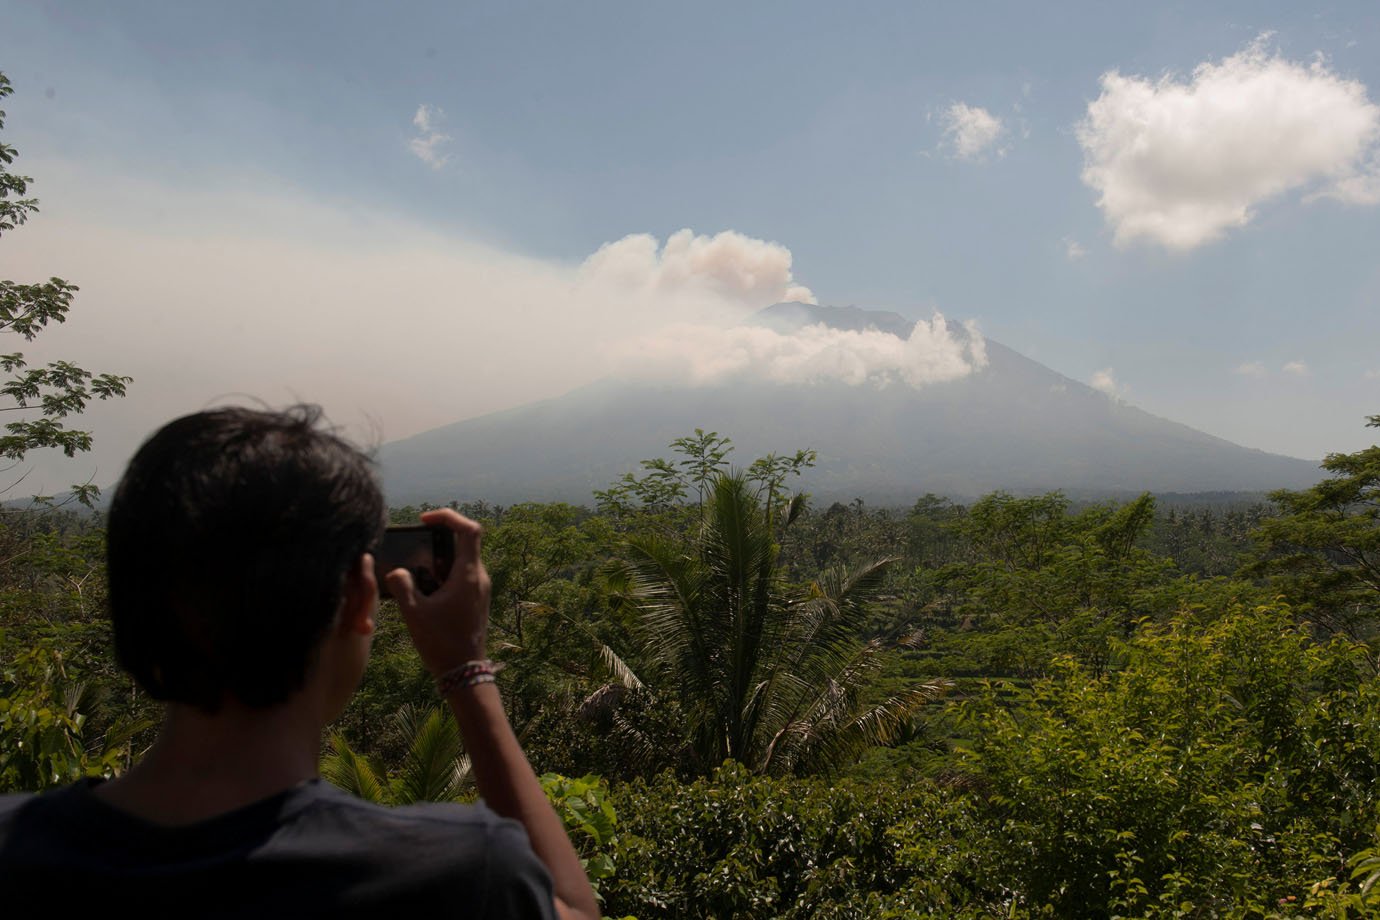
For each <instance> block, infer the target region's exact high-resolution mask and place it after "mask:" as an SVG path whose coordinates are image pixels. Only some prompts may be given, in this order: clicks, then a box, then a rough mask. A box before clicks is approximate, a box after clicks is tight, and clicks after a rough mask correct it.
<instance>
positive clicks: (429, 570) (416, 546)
mask: <svg viewBox="0 0 1380 920" xmlns="http://www.w3.org/2000/svg"><path fill="white" fill-rule="evenodd" d="M454 561H455V534H454V533H452V532H451V530H450V529H449V528H447V527H429V526H427V525H426V524H416V525H413V526H410V527H389V528H388V529H387V530H385V531H384V532H383V541H382V542H381V543H379V547H378V549H377V550H375V551H374V575H375V577H376V578H377V579H378V582H379V597H392V595H391V594H389V593H388V587H387V586H386V585H385V584H384V583H383V576H384V575H386V574H388V573H389V572H391V571H393V570H394V569H407V570H408V571H409V572H411V573H412V583H413V584H415V585H416V586H417V590H418V591H419V592H421V593H422V594H430V593H431V592H433V591H435V590H436V589H437V588H439V587H441V585H442V584H444V583H445V580H446V577H447V576H448V575H450V566H451V563H453V562H454Z"/></svg>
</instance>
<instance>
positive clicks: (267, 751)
mask: <svg viewBox="0 0 1380 920" xmlns="http://www.w3.org/2000/svg"><path fill="white" fill-rule="evenodd" d="M322 729H323V726H322V724H321V722H320V721H319V719H316V718H314V717H313V715H312V713H311V707H309V706H306V705H300V704H299V705H294V704H292V703H288V704H283V705H281V706H275V707H273V708H270V709H261V710H254V709H247V708H245V707H244V706H241V705H238V704H233V703H232V704H227V705H226V706H224V707H222V709H221V710H220V712H218V713H217V714H216V715H213V716H209V715H206V714H205V713H203V712H201V711H199V710H196V709H193V708H191V707H188V706H183V705H178V704H175V705H172V706H169V707H168V711H167V714H166V717H165V719H164V722H163V728H162V731H161V732H160V733H159V736H158V740H157V741H156V742H155V743H154V745H153V747H152V748H150V749H149V752H148V753H147V754H146V755H145V756H144V758H143V759H142V760H140V762H139V763H138V764H136V765H135V766H134V767H133V768H132V769H130V771H129V772H128V773H126V774H124V775H123V776H121V777H118V778H117V779H114V780H111V781H110V782H108V783H104V784H102V785H100V786H97V787H96V795H97V796H99V797H100V798H102V799H103V800H105V801H106V802H108V803H109V804H111V805H114V806H115V807H116V808H118V809H120V810H121V811H125V812H128V813H130V814H132V815H134V816H136V817H139V818H143V819H144V820H146V821H151V822H153V823H155V824H165V825H170V826H176V825H186V824H194V823H196V822H198V821H204V820H206V819H208V818H213V817H216V816H217V815H222V814H225V813H227V812H231V811H235V810H236V809H239V808H243V807H244V806H246V805H249V804H252V803H253V802H257V801H260V800H262V799H266V798H268V797H269V796H272V795H275V794H276V793H279V792H282V791H283V790H286V789H291V788H292V787H293V786H296V785H298V784H299V783H302V782H304V781H305V780H309V779H312V778H314V777H315V776H316V775H317V763H318V759H319V757H320V752H321V733H322Z"/></svg>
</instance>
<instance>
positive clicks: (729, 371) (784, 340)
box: [622, 313, 987, 388]
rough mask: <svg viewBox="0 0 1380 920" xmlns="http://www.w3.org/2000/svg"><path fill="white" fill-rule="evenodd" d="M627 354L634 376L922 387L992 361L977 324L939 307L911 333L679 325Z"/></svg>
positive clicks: (634, 343) (708, 381)
mask: <svg viewBox="0 0 1380 920" xmlns="http://www.w3.org/2000/svg"><path fill="white" fill-rule="evenodd" d="M622 357H623V364H624V366H625V367H626V368H627V370H628V372H629V373H631V374H633V375H634V376H639V377H653V378H657V379H671V380H676V381H679V382H685V383H690V384H695V385H703V384H712V383H721V382H724V381H726V380H737V379H754V380H765V381H769V382H772V383H791V384H802V383H819V382H823V381H838V382H841V383H846V384H849V385H852V386H860V385H863V384H872V385H875V386H888V385H891V384H904V385H907V386H911V387H915V388H919V387H922V386H926V385H928V384H932V383H939V382H943V381H947V380H956V379H958V378H961V377H965V376H967V375H968V374H971V373H973V372H974V371H976V370H980V369H981V368H983V367H986V366H987V343H986V340H985V339H983V338H982V335H981V334H980V333H979V332H978V331H977V328H976V327H975V326H973V325H972V324H968V325H967V326H966V327H964V328H963V329H962V330H961V331H955V330H954V329H951V328H950V326H949V324H948V322H947V321H946V320H945V319H944V317H943V316H942V315H940V314H938V313H936V314H935V315H934V317H933V318H932V319H930V320H929V321H924V320H922V321H920V322H918V323H916V324H915V326H914V327H913V328H912V329H911V332H910V335H909V337H907V338H904V339H903V338H901V337H899V336H895V335H892V334H891V333H889V332H880V331H878V330H876V329H867V330H864V331H861V332H859V331H852V330H840V329H831V328H829V327H827V326H824V325H815V326H807V327H805V328H803V329H799V330H796V331H793V332H791V333H781V332H777V331H775V330H773V329H767V328H762V327H757V326H731V327H722V326H711V325H704V324H676V325H674V326H671V327H668V328H666V329H663V330H659V331H658V332H657V333H656V334H654V335H651V336H647V337H644V338H641V339H638V340H635V341H631V342H629V343H627V346H626V347H625V349H624V350H623V354H622Z"/></svg>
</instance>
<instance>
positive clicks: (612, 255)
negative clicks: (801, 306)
mask: <svg viewBox="0 0 1380 920" xmlns="http://www.w3.org/2000/svg"><path fill="white" fill-rule="evenodd" d="M580 276H581V280H582V282H583V283H584V284H586V285H588V286H591V287H596V288H597V287H609V286H611V287H614V288H618V289H622V290H623V291H628V292H632V293H633V294H636V295H649V296H650V295H655V296H662V297H665V296H672V297H676V296H683V297H688V298H694V297H703V296H709V297H713V298H715V299H719V300H728V301H732V302H735V303H738V304H741V305H742V306H743V307H749V308H753V309H760V308H761V307H766V306H770V305H771V304H773V303H778V302H780V301H786V300H790V301H800V302H801V303H811V304H812V303H814V302H815V295H814V294H813V293H811V291H810V289H809V288H807V287H805V286H804V285H801V284H798V283H796V280H795V278H794V276H793V275H792V274H791V251H790V250H789V249H787V248H786V247H785V246H782V245H781V244H780V243H771V242H767V241H765V240H759V239H753V238H752V237H749V236H744V235H743V234H741V233H736V232H734V231H732V230H725V231H723V232H721V233H716V234H714V235H713V236H703V235H697V234H695V233H694V231H692V230H679V231H677V232H675V233H673V234H671V235H670V236H669V237H668V238H667V239H666V244H665V245H664V246H663V245H661V244H660V243H659V242H658V241H657V238H656V237H654V236H652V235H651V234H647V233H635V234H631V235H629V236H625V237H623V238H622V239H620V240H617V241H615V242H612V243H605V244H604V245H603V246H601V247H599V250H598V251H597V252H595V253H594V254H593V255H591V256H590V257H589V258H588V259H586V260H585V262H584V264H583V265H582V266H581V267H580Z"/></svg>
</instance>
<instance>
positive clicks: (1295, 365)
mask: <svg viewBox="0 0 1380 920" xmlns="http://www.w3.org/2000/svg"><path fill="white" fill-rule="evenodd" d="M1282 370H1283V371H1284V373H1286V374H1293V375H1294V376H1295V377H1307V376H1308V365H1307V364H1304V363H1303V362H1302V361H1290V362H1289V363H1287V364H1285V365H1284V367H1283V368H1282Z"/></svg>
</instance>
